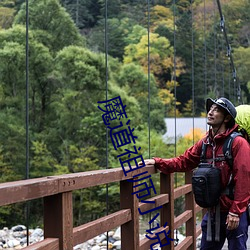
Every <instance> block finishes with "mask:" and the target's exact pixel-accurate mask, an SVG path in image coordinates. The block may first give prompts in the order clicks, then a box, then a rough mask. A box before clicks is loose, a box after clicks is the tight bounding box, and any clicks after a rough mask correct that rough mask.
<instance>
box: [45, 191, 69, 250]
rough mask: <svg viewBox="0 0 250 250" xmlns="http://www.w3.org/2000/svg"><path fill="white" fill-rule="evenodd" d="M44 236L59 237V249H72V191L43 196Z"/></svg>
mask: <svg viewBox="0 0 250 250" xmlns="http://www.w3.org/2000/svg"><path fill="white" fill-rule="evenodd" d="M44 238H59V246H60V250H72V249H73V211H72V192H66V193H60V194H56V195H52V196H48V197H45V198H44Z"/></svg>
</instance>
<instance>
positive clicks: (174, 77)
mask: <svg viewBox="0 0 250 250" xmlns="http://www.w3.org/2000/svg"><path fill="white" fill-rule="evenodd" d="M173 5H174V9H173V11H174V59H173V61H174V72H173V81H174V97H175V100H174V114H175V120H174V127H175V149H174V154H175V156H176V153H177V152H176V151H177V149H176V136H177V132H176V116H177V112H176V96H177V91H176V75H175V74H176V48H175V47H176V29H175V22H176V20H175V15H176V9H175V8H176V6H175V5H176V4H175V0H173Z"/></svg>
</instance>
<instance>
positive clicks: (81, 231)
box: [73, 209, 131, 246]
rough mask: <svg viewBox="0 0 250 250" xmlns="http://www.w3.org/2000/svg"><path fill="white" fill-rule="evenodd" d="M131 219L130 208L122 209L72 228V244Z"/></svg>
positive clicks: (81, 241)
mask: <svg viewBox="0 0 250 250" xmlns="http://www.w3.org/2000/svg"><path fill="white" fill-rule="evenodd" d="M129 221H131V211H130V209H123V210H120V211H118V212H115V213H112V214H109V215H107V216H104V217H102V218H100V219H97V220H94V221H91V222H89V223H86V224H84V225H81V226H78V227H75V228H74V229H73V238H74V240H73V242H74V246H75V245H77V244H81V243H83V242H85V241H87V240H90V239H92V238H94V237H95V236H97V235H100V234H101V233H105V232H108V231H110V230H112V229H114V228H116V227H118V226H120V225H122V224H124V223H126V222H129Z"/></svg>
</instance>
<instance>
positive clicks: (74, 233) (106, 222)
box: [0, 0, 250, 250]
mask: <svg viewBox="0 0 250 250" xmlns="http://www.w3.org/2000/svg"><path fill="white" fill-rule="evenodd" d="M26 2H27V5H26V18H27V19H26V20H27V22H26V28H27V33H26V90H27V92H26V95H27V96H26V112H27V113H26V141H27V145H26V157H27V165H26V179H25V180H19V181H13V182H6V183H1V184H0V206H6V205H13V204H19V203H27V204H28V203H29V202H30V201H34V200H36V199H42V201H43V202H42V204H43V212H44V213H43V227H44V240H42V241H40V242H37V243H34V244H31V245H28V246H27V247H25V248H23V249H25V250H72V249H73V248H74V246H76V245H78V244H81V243H84V242H87V241H88V240H90V239H92V238H94V237H96V236H98V235H100V234H107V235H108V232H109V231H111V230H113V229H114V228H117V227H120V228H121V249H122V250H148V249H150V248H153V247H154V248H155V247H156V246H159V245H160V246H162V247H160V249H163V250H167V249H171V250H172V249H176V250H184V249H188V250H191V249H193V250H194V249H198V248H199V244H198V242H199V240H198V239H199V237H200V236H201V227H200V223H199V221H198V217H199V216H202V215H203V214H204V213H205V212H206V211H205V209H202V208H201V207H199V206H198V205H197V204H196V203H195V201H194V197H193V193H192V185H191V177H192V173H191V172H187V173H185V177H184V179H185V183H184V185H182V186H179V187H175V176H174V174H169V175H165V174H162V173H158V172H157V171H156V169H155V168H154V166H146V167H144V168H140V169H136V170H134V171H133V174H132V173H131V172H130V173H128V174H127V175H126V176H125V175H124V171H123V170H122V169H121V168H120V167H119V168H112V169H110V168H108V164H107V168H106V169H102V170H95V171H86V172H78V173H72V174H63V175H57V176H47V177H42V178H29V144H28V142H29V96H28V95H29V92H28V89H29V78H28V76H29V67H28V66H29V61H28V58H29V57H28V53H29V37H28V36H29V34H28V30H29V27H28V24H29V22H28V14H29V10H28V0H27V1H26ZM173 2H174V4H173V6H175V1H173ZM148 3H149V1H148ZM204 4H205V1H204ZM217 5H218V10H219V15H220V28H221V32H222V33H223V36H224V39H225V42H226V47H227V57H228V59H229V61H230V69H231V71H232V78H233V82H234V85H235V86H236V87H235V89H236V93H235V95H234V96H235V97H236V98H237V100H238V102H239V103H240V102H242V97H241V86H240V83H239V81H238V77H237V74H236V68H235V64H234V60H233V55H232V50H231V46H230V43H229V39H228V35H227V29H226V25H225V18H224V16H223V13H222V8H221V5H220V1H219V0H217ZM148 6H149V4H148ZM105 7H107V1H105ZM174 9H175V8H174ZM148 12H150V11H148ZM174 17H175V16H174ZM148 18H149V19H148V25H149V26H148V31H149V30H150V16H149V15H148ZM174 22H175V20H174ZM105 25H107V24H105ZM173 26H174V28H175V24H174V25H173ZM105 29H106V30H107V29H108V28H107V26H105ZM148 34H149V32H148ZM174 34H175V32H174ZM105 39H106V33H105ZM173 40H174V41H173V43H174V45H175V37H174V38H173ZM105 44H106V45H107V44H108V43H107V41H106V40H105ZM174 47H175V46H174ZM106 50H107V51H106V53H105V57H106V58H105V59H106V64H107V63H108V60H107V58H108V48H106ZM174 53H175V49H174ZM193 57H194V41H193V33H192V72H191V73H192V98H193V105H194V99H195V96H194V88H195V86H194V67H193ZM204 58H205V62H206V52H205V54H204ZM173 61H174V74H173V80H174V84H175V86H174V92H175V96H176V87H177V86H176V74H175V71H176V54H174V60H173ZM148 62H149V65H148V69H149V71H148V75H150V46H148ZM106 66H107V65H106ZM204 71H205V73H204V74H206V69H205V70H204ZM106 73H107V72H106ZM105 78H106V90H107V89H108V74H107V75H106V76H105ZM148 78H149V79H150V76H149V77H148ZM204 78H205V84H206V76H205V77H204ZM148 86H150V82H149V83H148ZM205 92H206V88H205ZM205 94H207V93H205ZM148 95H149V100H150V87H149V90H148ZM107 96H108V93H107V92H106V97H107ZM175 105H176V103H175ZM192 108H193V109H194V106H193V107H192ZM148 109H149V111H148V112H149V115H148V121H149V122H148V127H149V134H150V102H149V108H148ZM175 111H176V110H175ZM173 119H175V120H174V122H176V117H175V118H173ZM175 133H176V127H175ZM175 135H176V134H175ZM149 138H150V136H149ZM175 139H176V136H175ZM149 140H150V139H149ZM107 150H108V147H107ZM149 151H150V141H149ZM149 155H150V152H149ZM145 171H147V172H148V173H149V174H151V175H159V180H160V181H159V182H160V193H159V194H157V195H156V196H154V197H152V198H149V199H147V200H145V201H144V202H140V201H139V199H138V198H137V197H136V195H132V194H133V193H135V192H136V191H138V188H135V187H134V183H133V182H132V180H133V178H134V176H135V175H138V176H139V175H140V174H142V173H143V172H145ZM112 183H118V184H119V188H120V191H119V195H120V209H119V210H117V211H115V212H113V213H109V212H107V214H106V215H105V216H103V217H100V218H98V219H96V220H93V221H90V222H87V223H85V224H82V225H78V226H76V227H74V223H73V221H74V212H73V211H74V202H73V192H74V191H78V190H83V189H88V188H92V187H98V186H101V185H107V186H108V185H109V184H112ZM180 197H182V198H183V204H184V205H183V206H184V211H183V212H180V213H179V214H178V216H176V215H175V201H176V200H177V199H178V198H180ZM158 207H161V209H160V210H159V223H158V225H157V228H155V230H154V234H155V235H157V237H156V238H150V237H144V238H143V239H142V240H140V231H141V229H140V227H141V225H140V216H141V215H142V214H146V213H147V211H149V210H152V211H156V209H157V208H158ZM180 227H182V228H185V230H184V231H185V233H184V239H183V240H182V241H181V242H178V238H177V237H176V234H175V232H176V230H178V228H180ZM107 249H108V245H107ZM223 249H227V242H226V243H225V246H224V248H223ZM248 249H250V243H249V241H248Z"/></svg>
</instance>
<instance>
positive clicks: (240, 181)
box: [229, 136, 250, 215]
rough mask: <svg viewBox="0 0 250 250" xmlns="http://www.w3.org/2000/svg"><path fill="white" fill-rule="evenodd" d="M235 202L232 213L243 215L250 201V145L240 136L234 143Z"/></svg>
mask: <svg viewBox="0 0 250 250" xmlns="http://www.w3.org/2000/svg"><path fill="white" fill-rule="evenodd" d="M232 154H233V159H234V161H233V178H234V184H235V186H234V201H233V203H232V205H231V208H230V210H229V211H230V212H232V213H236V214H239V215H240V214H242V213H243V212H244V211H245V210H246V208H247V205H248V203H249V201H250V145H249V143H248V142H247V141H246V140H245V139H244V138H242V137H240V136H238V137H236V138H235V140H234V141H233V145H232Z"/></svg>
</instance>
